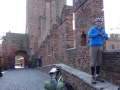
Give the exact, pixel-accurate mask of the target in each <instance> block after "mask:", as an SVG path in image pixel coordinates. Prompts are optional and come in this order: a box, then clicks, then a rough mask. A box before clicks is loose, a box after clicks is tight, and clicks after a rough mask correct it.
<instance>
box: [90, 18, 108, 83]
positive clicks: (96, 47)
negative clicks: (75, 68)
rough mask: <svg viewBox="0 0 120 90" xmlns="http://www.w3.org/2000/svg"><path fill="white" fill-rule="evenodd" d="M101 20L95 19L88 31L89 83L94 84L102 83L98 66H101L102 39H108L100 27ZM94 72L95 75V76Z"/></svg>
mask: <svg viewBox="0 0 120 90" xmlns="http://www.w3.org/2000/svg"><path fill="white" fill-rule="evenodd" d="M102 25H103V18H101V17H98V18H96V19H95V26H93V27H91V28H90V29H89V31H88V38H89V39H90V42H89V46H90V47H89V53H90V60H91V62H90V68H91V74H92V78H91V83H92V84H96V81H100V82H104V80H103V79H101V78H100V75H99V74H100V66H101V64H102V51H103V43H104V39H106V40H107V39H108V35H107V34H106V32H105V29H104V28H103V27H102ZM95 70H96V75H95Z"/></svg>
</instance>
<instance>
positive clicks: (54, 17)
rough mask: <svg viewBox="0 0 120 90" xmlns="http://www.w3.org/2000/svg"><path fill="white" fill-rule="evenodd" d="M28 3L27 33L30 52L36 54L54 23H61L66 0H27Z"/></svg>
mask: <svg viewBox="0 0 120 90" xmlns="http://www.w3.org/2000/svg"><path fill="white" fill-rule="evenodd" d="M26 4H27V5H26V6H27V10H26V33H28V35H29V40H30V45H29V47H30V54H31V55H34V54H35V52H36V51H38V49H39V46H40V45H41V42H43V41H44V40H45V38H46V36H47V35H49V34H50V30H52V25H53V24H58V23H60V20H61V12H62V9H63V7H64V5H65V4H66V0H27V2H26Z"/></svg>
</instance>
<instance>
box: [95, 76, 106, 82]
mask: <svg viewBox="0 0 120 90" xmlns="http://www.w3.org/2000/svg"><path fill="white" fill-rule="evenodd" d="M96 81H99V82H102V83H104V82H105V81H104V80H103V79H102V78H101V77H100V76H96Z"/></svg>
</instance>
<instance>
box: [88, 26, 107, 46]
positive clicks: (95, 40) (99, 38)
mask: <svg viewBox="0 0 120 90" xmlns="http://www.w3.org/2000/svg"><path fill="white" fill-rule="evenodd" d="M98 33H100V35H98ZM88 38H90V43H89V46H101V47H102V46H103V41H104V39H106V40H108V35H107V34H106V32H105V29H104V28H102V27H98V26H94V27H92V28H90V30H89V31H88Z"/></svg>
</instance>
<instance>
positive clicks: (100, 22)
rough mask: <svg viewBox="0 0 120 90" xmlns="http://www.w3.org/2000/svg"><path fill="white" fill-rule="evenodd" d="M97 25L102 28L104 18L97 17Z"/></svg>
mask: <svg viewBox="0 0 120 90" xmlns="http://www.w3.org/2000/svg"><path fill="white" fill-rule="evenodd" d="M95 25H97V26H100V27H102V26H103V18H102V17H97V18H96V19H95Z"/></svg>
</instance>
